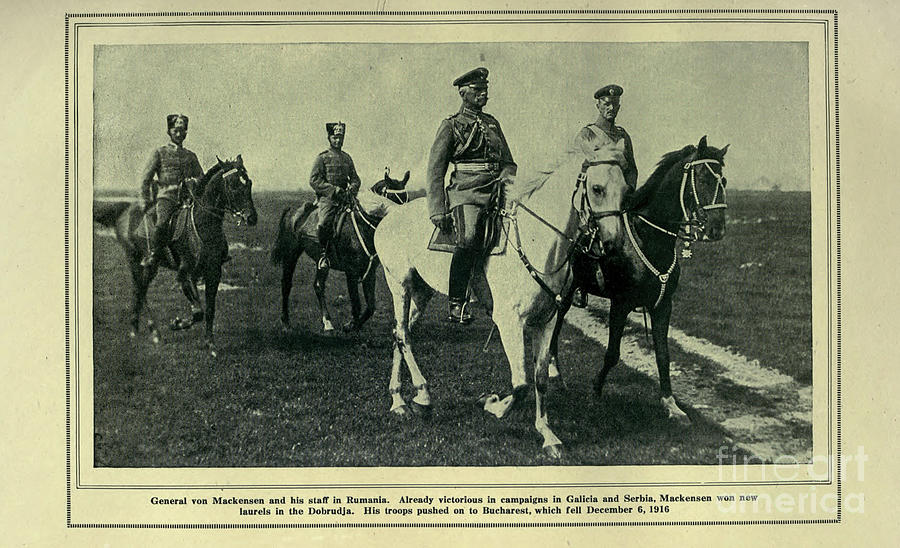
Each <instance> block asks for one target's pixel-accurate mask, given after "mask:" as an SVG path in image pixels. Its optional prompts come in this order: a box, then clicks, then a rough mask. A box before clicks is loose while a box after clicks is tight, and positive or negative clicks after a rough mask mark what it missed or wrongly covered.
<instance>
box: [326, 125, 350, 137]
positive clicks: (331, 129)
mask: <svg viewBox="0 0 900 548" xmlns="http://www.w3.org/2000/svg"><path fill="white" fill-rule="evenodd" d="M346 130H347V124H345V123H343V122H328V123H327V124H325V133H327V134H328V136H329V137H331V136H332V135H344V132H345V131H346Z"/></svg>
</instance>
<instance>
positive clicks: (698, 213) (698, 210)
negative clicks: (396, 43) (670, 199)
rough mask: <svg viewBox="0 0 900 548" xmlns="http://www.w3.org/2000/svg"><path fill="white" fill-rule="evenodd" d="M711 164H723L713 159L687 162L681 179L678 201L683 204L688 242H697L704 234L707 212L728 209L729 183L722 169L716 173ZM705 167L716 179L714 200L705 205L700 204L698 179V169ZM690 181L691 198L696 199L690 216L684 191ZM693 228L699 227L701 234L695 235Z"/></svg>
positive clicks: (682, 210) (682, 209)
mask: <svg viewBox="0 0 900 548" xmlns="http://www.w3.org/2000/svg"><path fill="white" fill-rule="evenodd" d="M710 164H713V165H718V166H721V165H722V162H720V161H719V160H714V159H712V158H704V159H702V160H694V161H691V162H687V163H686V164H684V167H683V168H682V169H683V174H682V177H681V191H680V192H679V194H678V199H679V200H680V202H681V212H682V214H683V215H684V221H683V224H684V227H685V235H686V238H685V239H687V240H689V241H692V242H695V241H697V240H698V239H699V238H700V234H702V233H703V231H704V229H705V225H706V219H707V216H706V212H707V211H709V210H711V209H725V208H727V207H728V204H727V203H726V199H725V185H726V183H727V182H728V181H727V179H725V177H724V176H722V173H721V171H722V170H721V169H720V170H719V171H720V173H716V172H715V171H714V170H713V168H711V167H710ZM700 165H702V166H704V167H705V168H706V169H707V170H708V171H709V172H710V173H711V174H712V176H713V177H715V178H716V190H715V192H713V197H712V200H711V201H710V202H709V203H708V204H706V205H704V204H701V203H700V195H699V194H697V177H696V171H697V170H696V167H697V166H700ZM688 179H690V183H691V186H690V189H691V196H692V197H693V198H694V203H693V207H692V208H691V213H692V214H693V215H690V214H689V213H688V209H687V206H686V205H685V203H684V191H685V187H687V183H688ZM719 191H721V201H719V196H720V193H719ZM693 226H697V228H698V229H699V232H698V233H697V234H693V233H692V232H691V228H692V227H693Z"/></svg>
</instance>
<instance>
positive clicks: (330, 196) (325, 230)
mask: <svg viewBox="0 0 900 548" xmlns="http://www.w3.org/2000/svg"><path fill="white" fill-rule="evenodd" d="M346 129H347V125H346V124H344V123H342V122H337V123H327V124H325V132H326V133H327V134H328V145H329V146H328V150H325V151H323V152H321V153H319V155H318V156H316V160H315V161H314V162H313V168H312V173H311V174H310V176H309V185H310V186H311V187H312V189H313V190H314V191H315V193H316V197H317V198H318V200H317V201H318V204H319V206H318V207H319V211H318V215H319V222H318V225H317V226H316V235H317V237H318V238H319V244H320V245H321V247H322V256H321V257H319V260H318V263H317V267H318V269H319V270H327V269H328V268H329V267H330V265H329V263H328V247H329V245H330V243H331V239H332V236H333V233H334V221H335V217H336V216H337V213H338V211H339V210H340V207H341V205H342V204H343V203H345V202H346V201H347V200H348V199H349V198H350V197H351V196H354V195H355V194H356V192H357V191H358V190H359V185H360V180H359V175H357V174H356V166H354V165H353V159H352V158H351V157H350V155H349V154H347V153H346V152H344V151H343V150H341V148H342V147H343V146H344V134H345V132H346Z"/></svg>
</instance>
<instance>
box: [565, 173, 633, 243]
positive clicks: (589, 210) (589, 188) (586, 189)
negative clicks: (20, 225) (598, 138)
mask: <svg viewBox="0 0 900 548" xmlns="http://www.w3.org/2000/svg"><path fill="white" fill-rule="evenodd" d="M578 181H579V186H580V187H583V194H582V198H581V204H580V207H579V204H578V203H574V204H573V205H574V206H575V208H576V210H578V211H579V216H580V218H581V223H582V231H585V232H587V233H588V234H590V236H591V243H590V245H591V247H593V246H594V245H596V244H597V243H602V245H603V248H604V249H607V250H608V249H611V248H614V247H616V246H620V245H621V244H622V243H623V242H624V232H623V228H624V225H623V224H622V219H621V217H622V211H623V207H624V202H625V198H626V197H627V195H628V192H629V190H630V189H629V187H628V184H627V183H626V182H625V177H624V175H623V173H622V168H621V167H620V166H619V164H617V163H615V162H609V161H606V160H597V159H596V158H590V157H589V158H587V159H585V160H584V162H583V163H582V165H581V173H580V174H579V175H578ZM577 193H578V192H577V190H576V199H577ZM592 252H593V253H602V249H594V250H593V251H592Z"/></svg>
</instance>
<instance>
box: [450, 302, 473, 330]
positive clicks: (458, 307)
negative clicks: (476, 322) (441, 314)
mask: <svg viewBox="0 0 900 548" xmlns="http://www.w3.org/2000/svg"><path fill="white" fill-rule="evenodd" d="M468 304H469V303H468V302H467V301H465V300H462V301H456V300H451V301H450V302H449V303H448V309H449V310H448V313H447V321H448V322H450V323H461V324H467V323H469V322H471V321H472V315H471V314H469V312H468V311H467V310H466V308H468Z"/></svg>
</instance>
